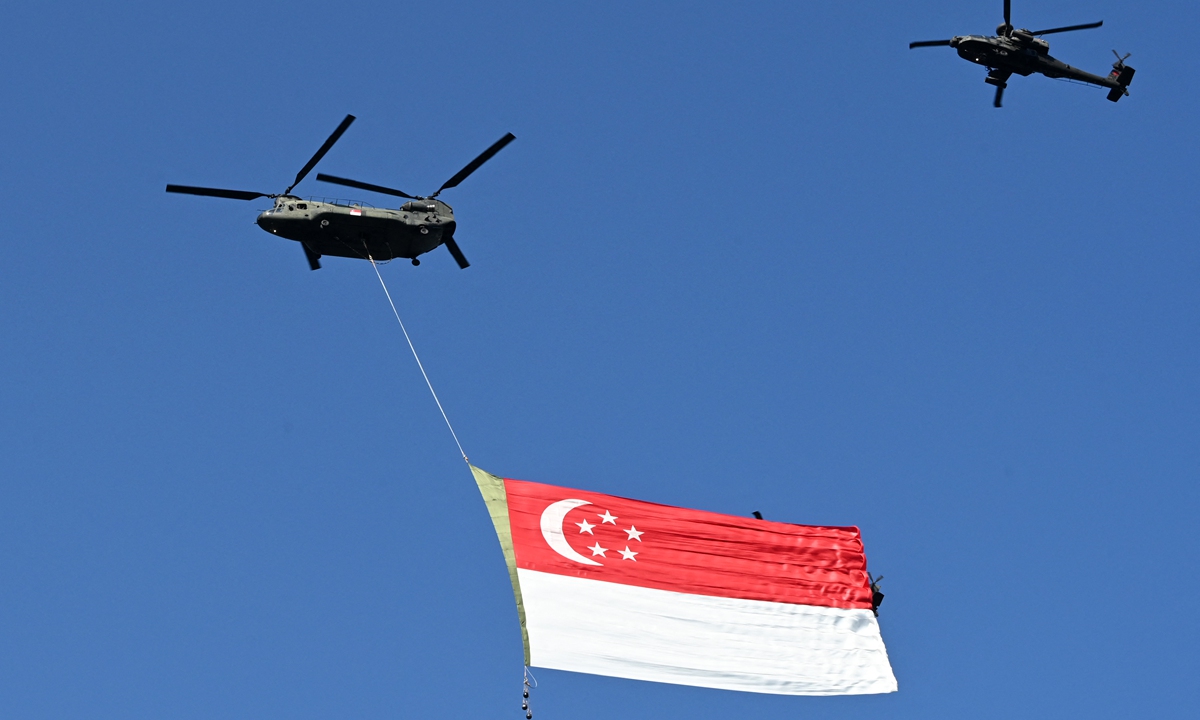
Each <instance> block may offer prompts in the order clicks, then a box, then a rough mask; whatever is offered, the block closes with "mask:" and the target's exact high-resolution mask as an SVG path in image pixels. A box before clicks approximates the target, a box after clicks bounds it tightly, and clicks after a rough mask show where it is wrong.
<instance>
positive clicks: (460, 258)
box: [442, 237, 471, 270]
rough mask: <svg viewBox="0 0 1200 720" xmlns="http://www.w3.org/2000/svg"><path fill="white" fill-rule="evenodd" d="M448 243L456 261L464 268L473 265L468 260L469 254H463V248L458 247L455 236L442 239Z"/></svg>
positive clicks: (447, 246) (448, 247)
mask: <svg viewBox="0 0 1200 720" xmlns="http://www.w3.org/2000/svg"><path fill="white" fill-rule="evenodd" d="M442 242H443V243H444V244H445V245H446V249H447V250H449V251H450V254H451V255H453V256H454V262H456V263H458V266H459V267H460V268H462V269H463V270H466V269H467V268H469V267H471V263H469V262H467V256H466V255H463V253H462V250H459V249H458V243H456V242H454V238H452V237H448V238H446V239H445V240H443V241H442Z"/></svg>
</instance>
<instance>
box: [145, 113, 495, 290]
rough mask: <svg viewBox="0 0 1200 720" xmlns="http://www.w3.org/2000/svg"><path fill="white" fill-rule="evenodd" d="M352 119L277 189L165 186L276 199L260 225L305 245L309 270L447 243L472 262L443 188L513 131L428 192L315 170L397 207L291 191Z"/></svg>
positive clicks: (459, 259)
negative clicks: (327, 261) (399, 201)
mask: <svg viewBox="0 0 1200 720" xmlns="http://www.w3.org/2000/svg"><path fill="white" fill-rule="evenodd" d="M352 122H354V116H353V115H347V116H346V118H345V119H344V120H342V122H341V124H340V125H338V126H337V129H336V130H334V131H333V134H332V135H330V136H329V139H328V140H326V141H325V144H324V145H322V146H321V148H320V149H319V150H317V152H316V154H315V155H313V156H312V158H311V159H310V160H309V161H308V163H307V164H306V165H305V166H304V167H303V168H301V170H300V172H298V173H296V179H295V180H293V181H292V184H291V185H289V186H288V187H287V189H286V190H284V191H283V192H281V193H278V194H272V193H260V192H250V191H245V190H225V189H221V188H207V187H194V186H191V185H167V192H171V193H185V194H188V195H205V196H208V197H220V198H229V199H232V200H256V199H258V198H262V197H267V198H272V199H273V200H274V201H275V205H274V207H272V208H271V209H270V210H267V211H266V212H264V213H262V214H260V215H259V216H258V220H257V222H258V226H259V227H261V228H262V229H263V230H266V231H267V232H269V233H271V234H272V235H278V236H279V237H283V238H287V239H288V240H295V241H296V242H298V243H300V245H301V247H303V248H304V255H305V257H307V258H308V266H309V267H310V268H312V269H313V270H318V269H320V267H321V256H322V255H332V256H336V257H348V258H362V259H368V258H370V259H374V260H391V259H393V258H406V259H409V260H412V264H413V265H420V264H421V261H420V260H418V259H417V258H418V256H420V255H423V254H425V253H427V252H429V251H431V250H434V249H436V248H437V247H438V246H439V245H445V246H446V249H447V250H449V251H450V254H451V255H452V256H453V257H454V261H455V262H456V263H458V266H459V267H460V268H466V267H467V266H468V265H470V263H468V262H467V258H466V256H464V255H463V252H462V250H460V249H459V247H458V243H457V242H456V241H455V239H454V231H455V229H456V228H457V223H456V222H455V220H454V210H453V209H451V207H450V206H449V205H447V204H446V203H444V202H442V201H441V200H439V199H438V195H440V194H441V193H442V191H443V190H448V189H450V188H453V187H457V186H458V184H459V183H461V182H462V181H463V180H466V179H467V177H468V176H469V175H470V174H471V173H473V172H475V171H476V170H478V169H479V167H480V166H481V165H483V164H484V163H485V162H487V161H488V160H491V159H492V156H494V155H495V154H496V153H498V152H500V151H501V150H503V149H504V146H505V145H507V144H509V143H510V142H512V141H513V140H515V139H516V137H515V136H514V135H513V134H512V133H508V134H506V135H505V136H504V137H502V138H500V139H499V140H497V141H496V142H495V143H493V144H492V146H491V147H489V148H488V149H487V150H484V151H483V153H481V154H480V155H479V157H477V158H475V159H474V160H472V161H471V162H469V163H467V165H466V167H464V168H463V169H462V170H459V171H458V172H457V173H456V174H455V175H454V177H452V178H450V179H449V180H447V181H446V182H445V183H443V184H442V186H441V187H440V188H438V189H437V191H436V192H434V193H433V194H432V195H428V196H421V195H409V194H408V193H406V192H403V191H400V190H395V189H393V188H389V187H384V186H382V185H372V184H370V183H364V182H359V181H357V180H348V179H346V178H340V177H334V176H332V175H325V174H322V173H318V174H317V180H320V181H323V182H328V183H334V184H337V185H345V186H347V187H352V188H357V189H359V190H369V191H371V192H376V193H381V194H384V195H392V196H394V197H402V198H406V199H408V200H409V202H406V203H404V204H403V205H401V206H400V208H399V209H398V210H391V209H384V208H373V207H369V206H367V205H364V204H362V203H350V202H343V201H331V200H315V199H312V198H309V199H305V198H301V197H299V196H296V195H293V194H292V189H293V188H295V187H296V185H298V184H300V181H301V180H303V179H304V178H305V177H306V176H307V175H308V174H309V173H310V172H312V169H313V168H314V167H316V165H317V163H318V162H320V161H321V158H323V157H325V154H326V153H328V152H329V149H330V148H332V147H333V144H334V143H336V142H337V141H338V139H339V138H341V137H342V133H344V132H346V129H347V128H349V127H350V123H352Z"/></svg>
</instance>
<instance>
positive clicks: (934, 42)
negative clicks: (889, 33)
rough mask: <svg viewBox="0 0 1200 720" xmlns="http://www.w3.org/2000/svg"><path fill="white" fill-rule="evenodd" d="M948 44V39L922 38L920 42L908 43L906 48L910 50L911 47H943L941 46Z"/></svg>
mask: <svg viewBox="0 0 1200 720" xmlns="http://www.w3.org/2000/svg"><path fill="white" fill-rule="evenodd" d="M949 44H950V41H949V40H922V41H920V42H911V43H909V44H908V49H909V50H912V49H913V48H919V47H943V46H946V45H949Z"/></svg>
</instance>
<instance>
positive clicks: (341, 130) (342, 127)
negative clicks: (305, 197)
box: [283, 115, 355, 195]
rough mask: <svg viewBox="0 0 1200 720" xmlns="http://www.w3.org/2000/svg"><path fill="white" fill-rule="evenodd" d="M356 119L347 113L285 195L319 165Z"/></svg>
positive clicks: (285, 191)
mask: <svg viewBox="0 0 1200 720" xmlns="http://www.w3.org/2000/svg"><path fill="white" fill-rule="evenodd" d="M354 119H355V118H354V116H353V115H347V116H346V117H345V118H344V119H343V120H342V122H341V124H340V125H338V126H337V129H336V130H334V131H333V134H332V135H330V136H329V139H328V140H326V141H325V144H324V145H322V146H321V149H320V150H317V154H316V155H313V156H312V159H311V160H309V161H308V163H307V164H306V165H305V166H304V167H303V168H302V169H301V170H300V172H298V173H296V179H295V180H294V181H293V182H292V184H291V185H289V186H288V189H287V190H284V191H283V194H284V195H287V194H288V193H290V192H291V191H292V188H294V187H296V186H297V185H299V184H300V181H301V180H303V179H304V176H305V175H308V174H309V173H310V172H312V169H313V168H314V167H316V166H317V163H319V162H321V158H323V157H325V153H327V152H329V149H330V148H331V147H333V144H334V143H335V142H337V141H338V140H339V139H340V138H341V137H342V133H344V132H346V129H347V128H349V127H350V123H352V122H354Z"/></svg>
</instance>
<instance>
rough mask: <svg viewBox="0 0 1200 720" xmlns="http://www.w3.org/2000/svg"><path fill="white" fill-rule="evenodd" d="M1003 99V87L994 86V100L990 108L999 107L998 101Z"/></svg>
mask: <svg viewBox="0 0 1200 720" xmlns="http://www.w3.org/2000/svg"><path fill="white" fill-rule="evenodd" d="M1003 98H1004V86H1003V85H997V86H996V98H995V99H994V100H992V107H1001V105H1000V101H1001V100H1002V99H1003Z"/></svg>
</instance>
